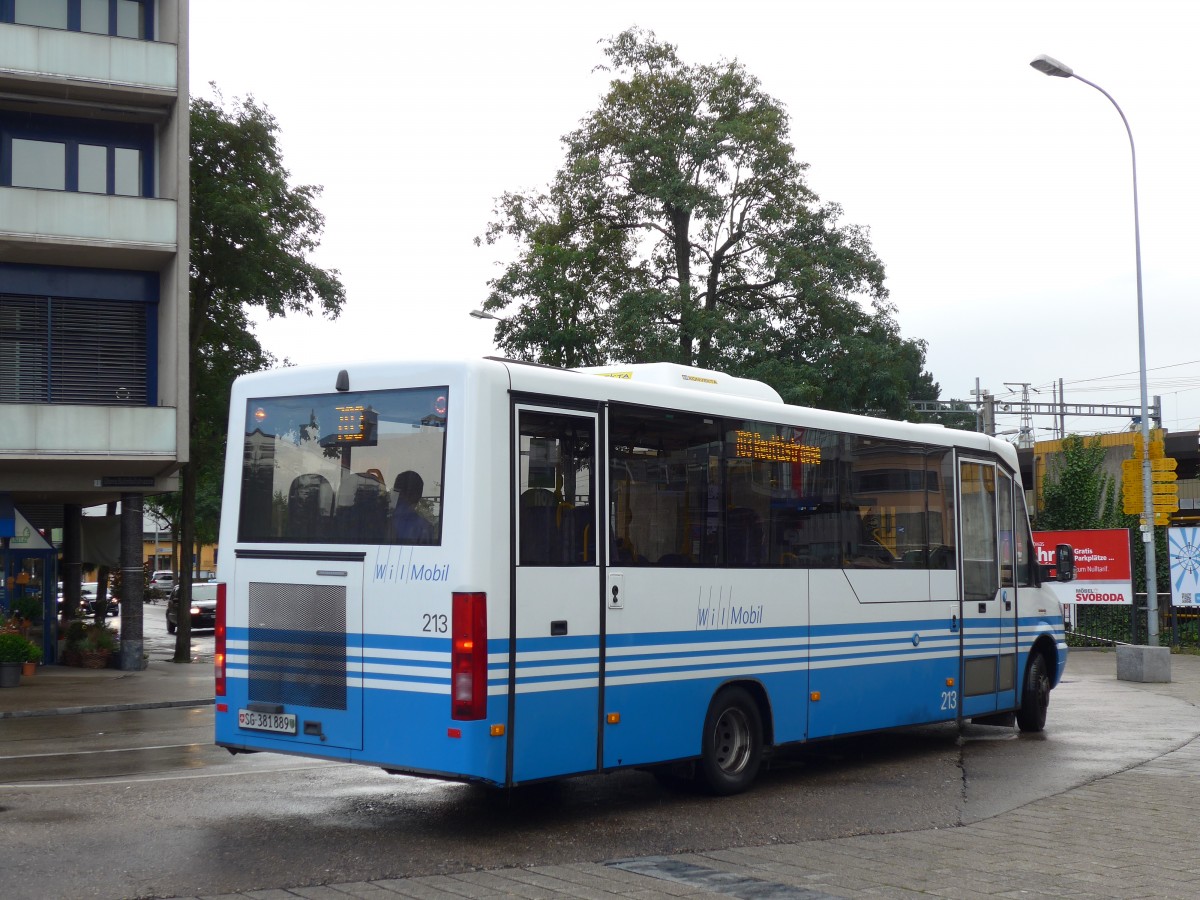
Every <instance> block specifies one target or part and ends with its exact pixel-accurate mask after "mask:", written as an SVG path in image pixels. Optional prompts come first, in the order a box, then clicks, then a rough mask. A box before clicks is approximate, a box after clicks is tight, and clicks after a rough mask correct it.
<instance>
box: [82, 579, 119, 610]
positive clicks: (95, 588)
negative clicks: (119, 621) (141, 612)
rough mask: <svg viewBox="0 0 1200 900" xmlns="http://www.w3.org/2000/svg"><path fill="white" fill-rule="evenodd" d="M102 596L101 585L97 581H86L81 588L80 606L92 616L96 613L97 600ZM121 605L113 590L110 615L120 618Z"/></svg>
mask: <svg viewBox="0 0 1200 900" xmlns="http://www.w3.org/2000/svg"><path fill="white" fill-rule="evenodd" d="M99 596H100V585H99V584H98V583H97V582H95V581H85V582H84V583H83V584H81V585H80V586H79V603H80V606H81V607H82V608H83V609H85V610H87V612H88V613H89V614H91V615H95V613H96V600H97V598H98V597H99ZM120 614H121V605H120V603H118V602H117V600H116V599H115V598H114V597H113V595H112V591H111V588H110V590H109V595H108V615H110V616H119V615H120Z"/></svg>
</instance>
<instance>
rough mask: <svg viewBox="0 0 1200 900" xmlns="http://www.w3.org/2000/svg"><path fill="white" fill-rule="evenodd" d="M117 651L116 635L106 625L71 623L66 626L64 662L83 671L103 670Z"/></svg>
mask: <svg viewBox="0 0 1200 900" xmlns="http://www.w3.org/2000/svg"><path fill="white" fill-rule="evenodd" d="M116 649H117V635H116V633H115V632H113V630H112V629H111V628H109V627H108V626H107V625H98V624H94V623H93V624H88V623H87V622H72V623H71V624H70V625H69V626H67V647H66V653H65V654H64V656H65V661H66V662H67V664H68V665H76V666H82V667H83V668H85V669H103V668H105V667H107V666H108V658H109V657H110V656H112V654H113V651H114V650H116Z"/></svg>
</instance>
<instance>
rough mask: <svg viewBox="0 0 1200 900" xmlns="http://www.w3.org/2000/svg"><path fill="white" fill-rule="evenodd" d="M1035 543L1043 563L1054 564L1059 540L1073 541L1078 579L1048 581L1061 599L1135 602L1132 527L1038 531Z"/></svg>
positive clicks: (1071, 544)
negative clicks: (1131, 548) (1130, 533)
mask: <svg viewBox="0 0 1200 900" xmlns="http://www.w3.org/2000/svg"><path fill="white" fill-rule="evenodd" d="M1033 543H1034V545H1035V547H1036V548H1037V559H1038V564H1039V565H1043V566H1053V565H1054V548H1055V547H1056V546H1058V545H1059V544H1069V545H1070V546H1071V548H1072V549H1073V550H1074V551H1075V578H1074V580H1073V581H1054V580H1051V581H1049V582H1048V583H1047V585H1046V586H1047V587H1049V588H1050V590H1051V591H1053V592H1054V595H1055V596H1056V597H1058V600H1059V602H1060V603H1133V568H1132V564H1131V562H1130V556H1129V530H1128V529H1126V528H1097V529H1089V530H1087V531H1035V532H1034V533H1033ZM1053 577H1054V574H1053V571H1052V574H1051V579H1053Z"/></svg>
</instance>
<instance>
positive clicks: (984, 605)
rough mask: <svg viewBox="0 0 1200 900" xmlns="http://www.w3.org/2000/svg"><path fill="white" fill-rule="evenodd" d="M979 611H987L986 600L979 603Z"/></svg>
mask: <svg viewBox="0 0 1200 900" xmlns="http://www.w3.org/2000/svg"><path fill="white" fill-rule="evenodd" d="M979 611H980V612H981V613H986V612H987V601H986V600H985V601H983V602H982V603H980V604H979Z"/></svg>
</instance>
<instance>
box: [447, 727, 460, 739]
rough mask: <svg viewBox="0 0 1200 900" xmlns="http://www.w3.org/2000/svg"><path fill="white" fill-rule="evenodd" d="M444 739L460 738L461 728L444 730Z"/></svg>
mask: <svg viewBox="0 0 1200 900" xmlns="http://www.w3.org/2000/svg"><path fill="white" fill-rule="evenodd" d="M446 737H452V738H460V737H462V729H461V728H447V729H446Z"/></svg>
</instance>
